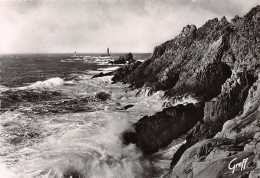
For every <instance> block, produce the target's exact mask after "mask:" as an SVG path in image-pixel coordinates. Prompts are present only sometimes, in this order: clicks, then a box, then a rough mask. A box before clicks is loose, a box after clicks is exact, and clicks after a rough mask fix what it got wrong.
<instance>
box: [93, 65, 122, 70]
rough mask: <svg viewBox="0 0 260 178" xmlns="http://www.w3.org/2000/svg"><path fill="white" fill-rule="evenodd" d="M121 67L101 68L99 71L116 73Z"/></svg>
mask: <svg viewBox="0 0 260 178" xmlns="http://www.w3.org/2000/svg"><path fill="white" fill-rule="evenodd" d="M119 68H120V67H119V66H115V67H107V68H99V69H97V70H99V71H100V70H101V71H114V70H117V69H119Z"/></svg>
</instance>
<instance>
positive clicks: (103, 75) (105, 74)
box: [91, 72, 113, 79]
mask: <svg viewBox="0 0 260 178" xmlns="http://www.w3.org/2000/svg"><path fill="white" fill-rule="evenodd" d="M110 75H113V72H107V73H103V72H100V73H99V74H96V75H94V76H93V77H92V78H91V79H93V78H98V77H105V76H110Z"/></svg>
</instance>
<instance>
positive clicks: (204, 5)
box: [0, 0, 260, 53]
mask: <svg viewBox="0 0 260 178" xmlns="http://www.w3.org/2000/svg"><path fill="white" fill-rule="evenodd" d="M0 1H1V0H0ZM257 4H260V0H171V1H170V0H161V1H159V0H154V1H153V0H85V1H66V2H64V1H63V2H62V1H57V0H56V1H53V2H48V1H24V2H3V1H1V2H0V53H37V52H39V53H40V52H49V53H61V52H69V53H70V52H74V51H77V52H79V53H84V52H88V53H90V52H93V53H96V52H105V51H106V48H107V47H109V48H110V49H111V51H112V53H113V52H152V51H153V48H154V47H155V46H156V45H159V44H160V43H162V42H164V41H166V40H169V39H172V38H174V37H175V36H176V35H178V34H179V33H180V31H181V30H182V28H183V27H184V26H185V25H187V24H195V25H196V26H197V27H200V26H201V25H203V24H204V23H205V22H206V21H207V20H208V19H212V18H215V17H218V18H221V17H222V16H226V17H227V18H228V19H231V18H233V17H234V15H236V14H238V15H239V16H242V15H244V14H245V13H247V12H248V11H249V10H250V9H251V8H252V7H254V6H256V5H257Z"/></svg>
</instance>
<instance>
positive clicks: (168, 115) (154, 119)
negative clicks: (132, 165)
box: [122, 103, 204, 154]
mask: <svg viewBox="0 0 260 178" xmlns="http://www.w3.org/2000/svg"><path fill="white" fill-rule="evenodd" d="M203 107H204V104H203V103H198V104H196V105H193V104H188V105H186V106H183V105H177V106H175V107H169V108H166V109H164V110H163V111H161V112H158V113H156V114H155V115H153V116H145V117H143V118H141V119H140V120H139V121H138V122H137V123H135V124H134V131H126V132H125V133H124V134H123V136H122V137H123V140H124V142H125V143H126V144H128V143H135V144H137V146H139V147H140V148H141V150H142V151H143V152H144V153H146V154H150V153H154V152H157V151H158V150H159V149H160V148H164V147H166V146H167V145H169V144H170V143H171V142H172V140H173V139H174V138H178V137H179V136H181V135H182V134H184V133H186V132H187V131H188V130H189V129H191V128H192V127H193V125H194V124H196V123H197V122H198V121H199V120H201V119H202V117H203Z"/></svg>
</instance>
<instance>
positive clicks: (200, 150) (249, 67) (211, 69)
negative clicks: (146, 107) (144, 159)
mask: <svg viewBox="0 0 260 178" xmlns="http://www.w3.org/2000/svg"><path fill="white" fill-rule="evenodd" d="M259 53H260V6H256V7H255V8H253V9H251V10H250V12H249V13H247V14H246V15H245V16H244V17H238V16H236V17H235V18H234V19H232V20H231V21H230V22H229V21H227V19H226V18H225V17H223V18H222V19H221V20H218V19H212V20H209V21H208V22H206V23H205V24H204V25H203V26H202V27H200V28H198V29H197V28H196V27H195V26H194V25H188V26H186V27H184V28H183V30H182V32H181V33H180V35H178V36H177V37H176V38H174V39H172V40H169V41H167V42H165V43H163V44H162V45H159V46H157V47H155V49H154V52H153V54H152V56H151V58H150V59H148V60H146V61H145V62H143V63H142V64H139V65H138V66H137V65H136V66H135V67H132V68H131V70H128V71H127V72H125V73H124V75H120V76H122V77H120V78H118V80H116V81H123V82H127V83H130V84H132V87H134V88H141V87H144V88H149V89H150V91H149V93H150V94H151V93H152V92H154V91H157V90H165V91H166V92H165V97H167V98H169V100H171V99H172V100H173V101H174V100H175V99H176V98H180V97H187V96H191V97H192V98H195V99H196V100H197V101H198V102H199V103H200V107H199V108H196V107H195V106H194V105H193V104H189V105H186V106H184V105H177V106H171V107H169V108H166V109H164V110H163V111H162V112H159V113H156V114H155V115H153V116H145V117H144V118H141V119H140V120H139V121H138V122H137V123H136V124H134V126H133V131H126V132H125V133H124V135H123V139H124V141H125V143H135V144H136V145H137V146H139V147H140V148H141V150H143V152H144V153H154V152H156V151H158V150H159V149H160V148H163V147H166V146H167V145H168V144H170V143H171V141H172V140H173V139H174V138H177V137H178V136H180V135H181V134H185V133H187V137H186V143H185V144H183V145H182V146H181V147H180V148H179V149H178V150H177V152H176V153H175V154H174V155H173V158H172V163H171V170H170V171H169V172H168V173H166V174H165V177H176V178H177V177H243V176H245V177H248V176H251V177H257V176H260V163H259V153H260V150H259V147H260V145H259V141H260V124H259V105H260V104H259V103H260V102H259V98H260V90H259V88H260V82H259V75H260V74H259V69H260V59H259V56H260V54H259ZM191 108H193V109H192V110H191ZM195 108H196V109H195ZM173 113H174V114H173ZM186 124H187V125H186ZM233 160H234V161H233ZM232 161H233V163H234V164H233V165H235V164H239V163H240V162H243V161H244V164H245V165H244V166H243V167H242V168H241V169H239V170H238V169H232V168H231V167H230V162H232ZM241 164H242V163H241ZM241 164H240V165H241Z"/></svg>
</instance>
